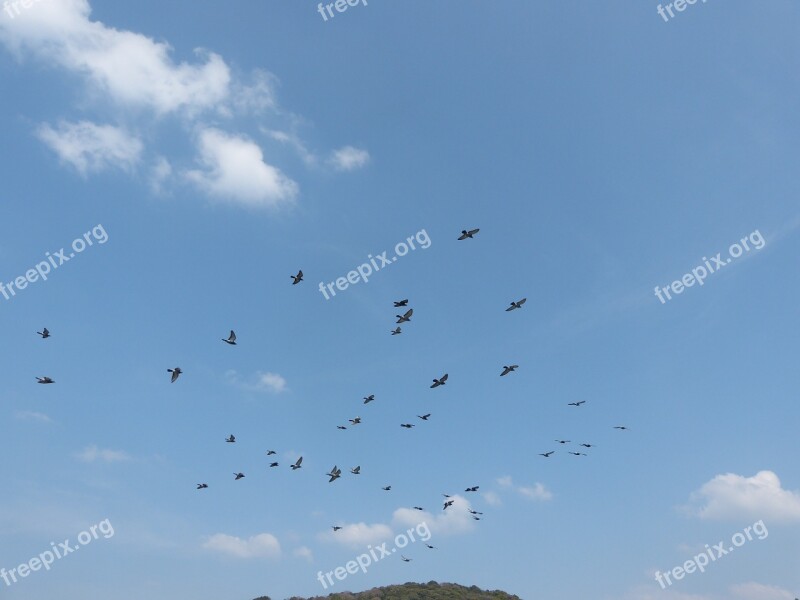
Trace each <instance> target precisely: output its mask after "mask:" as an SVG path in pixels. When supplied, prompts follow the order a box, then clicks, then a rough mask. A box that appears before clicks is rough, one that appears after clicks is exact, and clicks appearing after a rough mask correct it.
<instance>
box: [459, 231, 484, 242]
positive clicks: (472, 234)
mask: <svg viewBox="0 0 800 600" xmlns="http://www.w3.org/2000/svg"><path fill="white" fill-rule="evenodd" d="M479 231H480V229H470V230H469V231H467V230H466V229H462V230H461V235H460V236H458V239H459V241H460V240H471V239H472V238H473V237H475V234H476V233H478V232H479Z"/></svg>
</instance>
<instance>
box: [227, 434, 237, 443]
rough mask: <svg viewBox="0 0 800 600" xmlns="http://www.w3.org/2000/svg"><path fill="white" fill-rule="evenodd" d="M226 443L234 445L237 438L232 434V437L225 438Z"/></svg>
mask: <svg viewBox="0 0 800 600" xmlns="http://www.w3.org/2000/svg"><path fill="white" fill-rule="evenodd" d="M225 441H226V442H228V443H229V444H234V443H236V437H235V436H234V435H233V434H231V435H230V437H227V438H225Z"/></svg>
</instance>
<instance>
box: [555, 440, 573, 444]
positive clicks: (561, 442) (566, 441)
mask: <svg viewBox="0 0 800 600" xmlns="http://www.w3.org/2000/svg"><path fill="white" fill-rule="evenodd" d="M556 441H557V442H558V443H559V444H569V442H570V440H556Z"/></svg>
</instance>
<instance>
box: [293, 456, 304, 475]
mask: <svg viewBox="0 0 800 600" xmlns="http://www.w3.org/2000/svg"><path fill="white" fill-rule="evenodd" d="M302 464H303V457H302V456H301V457H300V458H298V459H297V462H296V463H294V464H293V465H292V471H296V470H297V469H299V468H301V467H302Z"/></svg>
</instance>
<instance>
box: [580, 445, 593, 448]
mask: <svg viewBox="0 0 800 600" xmlns="http://www.w3.org/2000/svg"><path fill="white" fill-rule="evenodd" d="M581 446H583V447H584V448H594V444H581Z"/></svg>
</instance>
